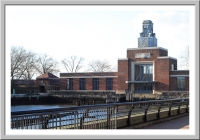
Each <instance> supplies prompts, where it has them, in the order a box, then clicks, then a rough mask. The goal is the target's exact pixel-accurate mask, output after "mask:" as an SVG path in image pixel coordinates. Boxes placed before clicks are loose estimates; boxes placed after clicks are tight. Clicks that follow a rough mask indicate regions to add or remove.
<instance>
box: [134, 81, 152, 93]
mask: <svg viewBox="0 0 200 140" xmlns="http://www.w3.org/2000/svg"><path fill="white" fill-rule="evenodd" d="M152 89H153V85H152V84H150V83H137V84H135V92H136V93H152Z"/></svg>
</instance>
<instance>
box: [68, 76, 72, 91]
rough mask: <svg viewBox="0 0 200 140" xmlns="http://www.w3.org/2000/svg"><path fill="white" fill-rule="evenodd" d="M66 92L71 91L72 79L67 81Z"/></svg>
mask: <svg viewBox="0 0 200 140" xmlns="http://www.w3.org/2000/svg"><path fill="white" fill-rule="evenodd" d="M67 90H73V79H72V78H68V79H67Z"/></svg>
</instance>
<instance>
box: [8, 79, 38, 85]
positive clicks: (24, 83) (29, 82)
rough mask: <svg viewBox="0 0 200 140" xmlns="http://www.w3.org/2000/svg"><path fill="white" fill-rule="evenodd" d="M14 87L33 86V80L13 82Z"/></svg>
mask: <svg viewBox="0 0 200 140" xmlns="http://www.w3.org/2000/svg"><path fill="white" fill-rule="evenodd" d="M12 83H13V84H14V85H34V84H35V80H13V81H12Z"/></svg>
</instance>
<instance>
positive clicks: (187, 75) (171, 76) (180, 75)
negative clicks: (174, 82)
mask: <svg viewBox="0 0 200 140" xmlns="http://www.w3.org/2000/svg"><path fill="white" fill-rule="evenodd" d="M170 77H189V75H170Z"/></svg>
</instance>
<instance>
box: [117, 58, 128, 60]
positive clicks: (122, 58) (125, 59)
mask: <svg viewBox="0 0 200 140" xmlns="http://www.w3.org/2000/svg"><path fill="white" fill-rule="evenodd" d="M118 60H128V58H118Z"/></svg>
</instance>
